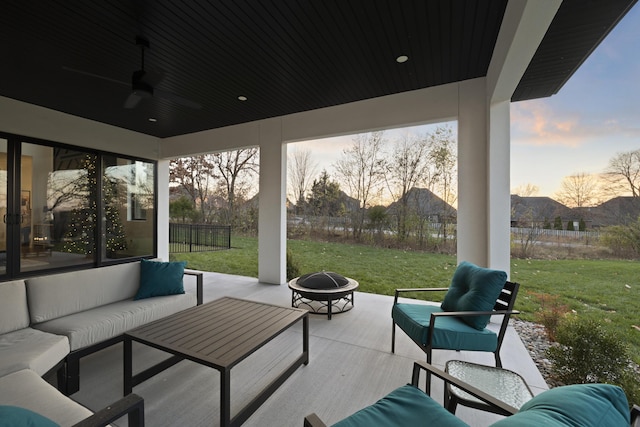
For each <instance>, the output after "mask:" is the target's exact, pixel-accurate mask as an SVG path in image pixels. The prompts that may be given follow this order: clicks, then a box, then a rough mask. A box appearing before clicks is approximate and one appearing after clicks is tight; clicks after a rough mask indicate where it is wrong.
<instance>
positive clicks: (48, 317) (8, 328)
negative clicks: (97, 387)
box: [0, 260, 203, 425]
mask: <svg viewBox="0 0 640 427" xmlns="http://www.w3.org/2000/svg"><path fill="white" fill-rule="evenodd" d="M183 273H184V274H189V275H193V276H195V277H196V294H193V293H191V292H184V287H183V283H182V275H183ZM202 278H203V276H202V273H200V272H195V271H188V270H184V263H163V262H156V261H148V260H142V261H137V262H131V263H124V264H118V265H112V266H108V267H101V268H95V269H88V270H80V271H73V272H66V273H58V274H50V275H44V276H38V277H30V278H25V279H20V280H14V281H9V282H2V283H0V405H12V406H19V407H24V408H27V409H31V410H33V411H35V412H40V411H39V409H41V410H42V411H43V412H44V415H45V416H47V415H48V416H53V418H52V419H54V421H56V422H58V423H60V424H62V425H71V424H73V423H75V422H77V421H79V420H81V419H83V418H86V416H87V415H91V412H89V411H88V410H86V408H83V407H81V406H80V405H78V404H77V403H75V402H73V401H72V400H71V399H68V398H67V397H66V396H65V395H69V394H72V393H74V392H76V391H78V390H79V387H80V359H81V358H82V357H83V356H86V355H88V354H91V353H93V352H95V351H98V350H101V349H103V348H106V347H108V346H110V345H113V344H116V343H118V342H120V341H122V339H123V333H124V332H126V331H127V330H130V329H132V328H135V327H137V326H141V325H143V324H145V323H148V322H151V321H153V320H156V319H160V318H162V317H165V316H168V315H170V314H173V313H176V312H178V311H181V310H184V309H186V308H189V307H192V306H195V305H196V304H201V303H202V291H203V289H202V287H203V279H202ZM53 372H56V373H57V378H58V389H59V391H58V390H56V389H55V388H53V387H52V386H51V385H49V383H47V382H46V381H44V380H43V379H42V378H41V377H42V376H43V375H45V374H47V373H53ZM20 396H24V399H23V398H22V397H20ZM28 396H34V397H35V396H42V400H41V399H39V398H35V399H34V398H29V397H28ZM129 399H130V401H129V403H133V404H134V406H135V405H139V404H141V402H137V401H136V399H135V398H132V397H129ZM133 401H135V402H133ZM50 402H57V403H56V404H54V405H52V404H51V403H50ZM62 403H64V404H62ZM52 406H55V408H52ZM116 406H117V405H116ZM61 408H62V409H61ZM56 417H58V418H57V419H56ZM60 417H62V418H60ZM69 417H71V419H69ZM74 420H75V421H74ZM71 421H73V422H71Z"/></svg>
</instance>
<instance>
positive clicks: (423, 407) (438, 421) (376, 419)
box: [333, 385, 468, 427]
mask: <svg viewBox="0 0 640 427" xmlns="http://www.w3.org/2000/svg"><path fill="white" fill-rule="evenodd" d="M427 424H428V425H433V426H439V427H440V426H443V427H448V426H452V427H457V426H464V427H468V426H467V424H465V423H464V422H463V421H462V420H460V419H459V418H456V417H455V416H454V415H453V414H451V413H450V412H448V411H446V410H444V408H442V406H441V405H440V404H439V403H437V402H436V401H435V400H433V399H431V398H430V397H429V396H427V395H426V394H425V393H424V392H423V391H421V390H418V389H417V388H415V387H413V386H411V385H405V386H403V387H400V388H397V389H395V390H394V391H392V392H391V393H389V394H388V395H387V396H385V397H383V398H382V399H380V400H378V401H377V402H376V403H374V404H373V405H371V406H368V407H366V408H364V409H361V410H360V411H358V412H356V413H355V414H353V415H351V416H350V417H349V418H345V419H344V420H342V421H340V422H338V423H336V424H334V425H333V427H371V426H385V427H391V426H419V425H427Z"/></svg>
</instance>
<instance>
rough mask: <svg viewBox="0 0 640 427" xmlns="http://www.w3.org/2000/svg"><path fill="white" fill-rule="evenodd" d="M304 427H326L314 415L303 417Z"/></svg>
mask: <svg viewBox="0 0 640 427" xmlns="http://www.w3.org/2000/svg"><path fill="white" fill-rule="evenodd" d="M304 427H327V425H326V424H325V423H324V422H322V420H321V419H320V417H318V416H317V415H316V414H315V413H313V414H310V415H307V416H306V417H304Z"/></svg>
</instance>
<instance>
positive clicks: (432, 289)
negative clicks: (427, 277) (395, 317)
mask: <svg viewBox="0 0 640 427" xmlns="http://www.w3.org/2000/svg"><path fill="white" fill-rule="evenodd" d="M448 290H449V288H401V289H396V292H395V297H394V299H393V304H394V305H395V304H397V303H398V296H399V295H400V294H401V293H406V292H433V291H440V292H446V291H448Z"/></svg>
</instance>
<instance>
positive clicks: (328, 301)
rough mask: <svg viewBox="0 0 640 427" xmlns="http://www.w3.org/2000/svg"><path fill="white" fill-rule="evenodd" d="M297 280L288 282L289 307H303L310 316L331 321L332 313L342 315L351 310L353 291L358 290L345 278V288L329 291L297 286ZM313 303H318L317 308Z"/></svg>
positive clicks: (355, 282) (354, 284)
mask: <svg viewBox="0 0 640 427" xmlns="http://www.w3.org/2000/svg"><path fill="white" fill-rule="evenodd" d="M298 279H299V278H298V277H296V278H295V279H292V280H290V281H289V289H291V307H298V308H299V307H305V308H306V309H308V310H309V312H310V313H311V314H326V315H327V318H328V319H329V320H331V315H332V314H333V313H344V312H345V311H349V310H351V309H352V308H353V306H354V298H353V291H355V290H356V289H358V282H357V281H355V280H353V279H350V278H348V277H345V279H347V280H348V281H349V283H347V284H346V285H345V286H342V287H339V288H330V289H311V288H305V287H304V286H300V285H298ZM313 302H318V303H319V306H317V305H314V304H313ZM334 309H335V311H334Z"/></svg>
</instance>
